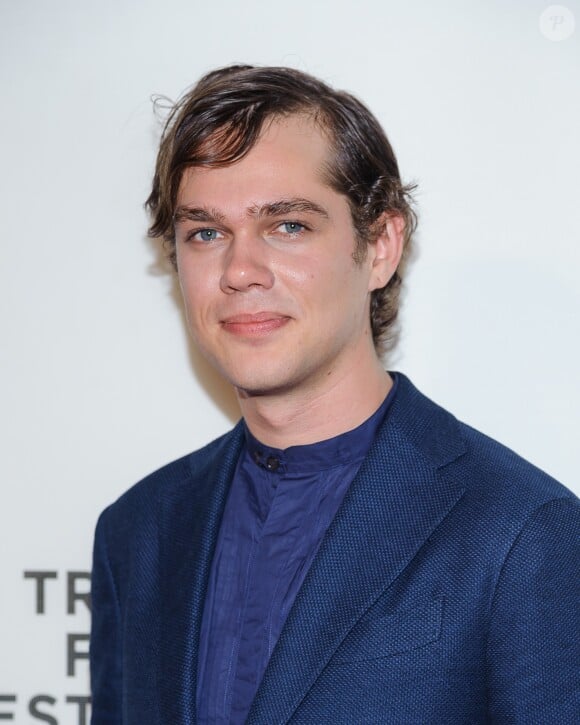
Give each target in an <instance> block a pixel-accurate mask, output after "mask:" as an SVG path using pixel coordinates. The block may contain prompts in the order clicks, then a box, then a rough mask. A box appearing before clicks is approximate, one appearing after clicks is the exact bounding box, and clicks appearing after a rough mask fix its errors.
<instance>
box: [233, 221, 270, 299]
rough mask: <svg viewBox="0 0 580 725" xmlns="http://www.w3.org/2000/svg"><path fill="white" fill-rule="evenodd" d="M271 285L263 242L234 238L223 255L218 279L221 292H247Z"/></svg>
mask: <svg viewBox="0 0 580 725" xmlns="http://www.w3.org/2000/svg"><path fill="white" fill-rule="evenodd" d="M273 284H274V275H273V273H272V269H271V263H270V260H269V258H268V249H267V245H266V244H265V242H264V241H263V240H262V239H259V238H252V237H250V236H245V235H244V236H243V237H236V238H235V239H234V240H233V241H232V242H231V243H230V245H229V246H228V249H227V251H226V254H225V258H224V266H223V271H222V275H221V279H220V288H221V290H222V292H225V293H226V294H233V293H234V292H247V291H248V290H250V289H252V288H256V287H262V288H264V289H270V288H271V287H272V285H273Z"/></svg>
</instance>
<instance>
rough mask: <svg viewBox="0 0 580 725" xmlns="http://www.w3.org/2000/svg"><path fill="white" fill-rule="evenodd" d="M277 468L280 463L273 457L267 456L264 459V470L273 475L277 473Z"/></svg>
mask: <svg viewBox="0 0 580 725" xmlns="http://www.w3.org/2000/svg"><path fill="white" fill-rule="evenodd" d="M279 466H280V461H279V460H278V459H277V458H274V456H269V457H268V458H267V459H266V468H267V469H268V471H270V472H271V473H274V471H277V470H278V467H279Z"/></svg>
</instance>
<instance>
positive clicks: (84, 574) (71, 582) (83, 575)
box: [66, 571, 91, 614]
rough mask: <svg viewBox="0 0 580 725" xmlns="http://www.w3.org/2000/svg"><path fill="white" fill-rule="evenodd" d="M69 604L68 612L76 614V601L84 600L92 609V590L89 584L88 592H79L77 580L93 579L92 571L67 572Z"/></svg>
mask: <svg viewBox="0 0 580 725" xmlns="http://www.w3.org/2000/svg"><path fill="white" fill-rule="evenodd" d="M66 578H67V605H66V611H67V613H68V614H76V607H75V602H77V601H79V602H84V603H85V604H86V605H87V609H88V610H89V612H90V611H91V591H90V584H89V591H88V592H77V590H76V587H75V582H76V581H77V580H78V579H86V580H87V581H89V582H90V581H91V572H90V571H69V572H68V573H67V576H66Z"/></svg>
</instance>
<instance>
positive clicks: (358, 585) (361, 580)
mask: <svg viewBox="0 0 580 725" xmlns="http://www.w3.org/2000/svg"><path fill="white" fill-rule="evenodd" d="M400 378H401V379H400V381H399V390H398V391H397V397H396V399H395V401H394V403H393V407H392V409H391V411H390V414H389V415H388V417H387V420H386V421H385V423H384V424H383V426H382V428H381V430H380V432H379V435H378V436H377V439H376V440H375V443H374V444H373V447H372V449H371V451H370V452H369V455H368V456H367V458H366V460H365V462H364V463H363V465H362V467H361V469H360V471H359V473H358V474H357V476H356V478H355V479H354V481H353V482H352V484H351V486H350V488H349V491H348V492H347V495H346V497H345V499H344V501H343V504H342V506H341V508H340V509H339V511H338V513H337V515H336V517H335V519H334V521H333V522H332V524H331V526H330V527H329V529H328V531H327V533H326V536H325V538H324V539H323V542H322V544H321V546H320V549H319V551H318V553H317V556H316V558H315V559H314V562H313V563H312V566H311V568H310V571H309V572H308V575H307V577H306V579H305V581H304V584H303V586H302V588H301V589H300V591H299V592H298V595H297V597H296V600H295V602H294V606H293V607H292V609H291V611H290V614H289V615H288V619H287V620H286V624H285V626H284V628H283V630H282V633H281V635H280V639H279V640H278V643H277V645H276V647H275V649H274V652H273V654H272V657H271V659H270V662H269V664H268V667H267V669H266V672H265V674H264V677H263V679H262V682H261V684H260V687H259V689H258V692H257V694H256V697H255V699H254V702H253V704H252V709H251V710H250V713H249V716H248V720H247V722H248V723H250V724H251V723H256V724H257V723H266V722H267V723H284V722H287V721H288V719H289V718H290V717H291V715H292V713H293V712H294V710H295V709H296V707H297V706H298V705H299V703H300V702H301V700H302V699H303V698H304V697H305V695H306V694H307V692H308V690H309V689H310V687H311V686H312V684H313V683H314V681H315V680H316V678H317V677H318V675H319V674H320V672H321V671H322V669H323V668H324V667H325V665H326V664H327V662H328V660H329V659H330V657H331V656H332V654H333V653H334V651H335V650H336V648H337V647H338V646H339V645H340V643H341V642H342V640H343V639H344V637H345V636H346V634H347V633H348V632H349V630H350V629H351V628H352V627H353V626H354V624H355V623H356V622H357V620H358V619H359V618H360V616H361V615H362V614H363V613H364V611H365V610H366V609H368V607H369V606H370V605H371V604H372V603H373V602H374V601H375V600H376V598H377V597H378V596H379V595H380V593H381V592H383V591H384V590H386V588H387V587H389V586H390V584H391V583H392V582H393V581H394V580H395V579H396V578H397V576H398V575H399V574H400V573H401V571H402V570H403V569H404V568H405V567H406V566H407V564H408V563H409V562H410V561H411V560H412V559H413V557H414V556H415V554H416V553H417V551H418V550H419V548H420V547H421V545H422V544H423V543H424V541H425V540H426V539H427V538H428V537H429V535H430V534H431V533H432V532H433V530H434V529H435V528H436V527H437V526H438V525H439V524H440V523H441V521H442V520H443V519H444V518H445V516H446V515H447V514H448V513H449V511H450V510H451V509H452V508H453V506H454V505H455V504H456V503H457V501H458V500H459V499H460V498H461V496H462V494H463V490H462V489H461V487H460V486H458V485H457V484H456V483H454V482H453V481H449V480H446V478H445V476H444V475H443V473H442V472H441V471H439V470H438V468H440V467H441V466H442V465H444V464H445V463H447V462H450V461H452V460H454V459H456V458H457V457H458V456H459V455H461V454H462V453H463V451H464V446H463V443H462V441H461V440H460V438H459V436H458V432H457V430H456V422H455V419H454V418H453V417H452V416H450V415H449V414H448V413H446V412H445V411H443V410H442V409H440V408H438V407H437V406H435V405H434V404H433V403H431V402H430V401H428V400H427V399H426V398H424V397H423V396H422V395H421V394H420V393H419V392H418V391H417V390H416V389H415V388H414V387H413V386H412V385H411V383H410V382H409V381H408V380H407V379H406V378H405V377H404V376H402V375H401V376H400Z"/></svg>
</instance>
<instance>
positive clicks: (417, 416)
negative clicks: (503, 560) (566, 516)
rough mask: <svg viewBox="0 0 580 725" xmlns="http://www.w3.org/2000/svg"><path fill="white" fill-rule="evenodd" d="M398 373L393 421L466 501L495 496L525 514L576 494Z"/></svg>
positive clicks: (505, 507)
mask: <svg viewBox="0 0 580 725" xmlns="http://www.w3.org/2000/svg"><path fill="white" fill-rule="evenodd" d="M401 377H402V385H401V392H402V395H401V396H400V400H399V401H398V402H399V404H400V407H401V412H400V413H398V414H397V415H396V416H395V421H396V424H397V425H398V426H399V427H400V429H401V430H403V431H404V433H405V435H406V436H407V438H408V439H409V440H410V441H411V442H412V444H413V445H414V446H415V447H416V449H418V450H420V451H421V452H422V454H423V455H424V456H425V457H426V458H428V459H429V460H430V461H431V462H432V463H433V464H435V465H436V467H437V468H439V469H444V471H445V475H447V476H451V477H453V478H454V479H456V480H459V481H460V482H461V484H462V486H463V487H464V488H465V490H466V492H467V493H468V494H469V496H470V498H472V500H479V501H480V502H483V501H484V500H485V501H491V500H495V501H497V502H501V504H502V506H503V508H504V509H505V510H506V511H508V512H509V511H511V512H513V513H515V512H516V511H517V510H520V511H522V512H528V513H530V512H531V511H533V510H535V509H536V508H538V507H540V506H542V505H543V504H545V503H546V502H548V501H551V500H553V499H560V498H568V499H575V498H576V497H575V495H574V493H572V491H570V490H569V489H567V488H566V487H565V486H564V485H562V484H561V483H559V482H558V481H557V480H555V479H554V478H553V477H552V476H550V475H549V474H547V473H546V472H545V471H542V470H541V469H539V468H538V467H537V466H535V465H533V464H532V463H530V462H529V461H527V460H525V459H524V458H522V456H520V455H519V454H517V453H515V452H514V451H513V450H511V449H510V448H508V447H507V446H505V445H503V444H501V443H499V442H498V441H497V440H494V439H493V438H490V437H489V436H487V435H485V434H484V433H482V432H480V431H478V430H476V429H475V428H473V427H471V426H470V425H468V424H466V423H464V422H462V421H460V420H458V419H457V418H456V417H455V416H454V415H453V414H452V413H450V412H449V411H447V410H445V408H443V407H442V406H440V405H438V404H437V403H434V402H433V401H432V400H430V399H429V398H428V397H426V396H425V395H423V394H422V393H421V392H419V391H418V390H417V389H416V388H415V387H414V386H413V385H412V383H411V382H410V381H409V380H408V379H407V378H405V376H401ZM508 515H509V514H508Z"/></svg>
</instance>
